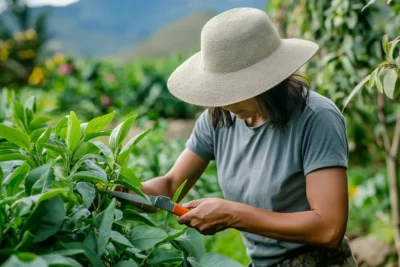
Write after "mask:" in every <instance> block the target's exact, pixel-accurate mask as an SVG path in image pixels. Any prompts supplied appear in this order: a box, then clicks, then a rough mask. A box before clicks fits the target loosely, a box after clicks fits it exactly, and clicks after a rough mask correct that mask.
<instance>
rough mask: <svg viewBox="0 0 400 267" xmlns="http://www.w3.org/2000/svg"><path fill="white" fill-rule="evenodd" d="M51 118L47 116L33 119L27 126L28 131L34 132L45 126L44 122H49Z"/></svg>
mask: <svg viewBox="0 0 400 267" xmlns="http://www.w3.org/2000/svg"><path fill="white" fill-rule="evenodd" d="M51 120H52V118H51V117H48V116H37V117H36V118H34V119H33V120H32V121H31V123H30V124H29V129H30V130H31V131H33V130H36V129H37V128H39V127H40V126H42V125H44V124H46V122H48V121H51Z"/></svg>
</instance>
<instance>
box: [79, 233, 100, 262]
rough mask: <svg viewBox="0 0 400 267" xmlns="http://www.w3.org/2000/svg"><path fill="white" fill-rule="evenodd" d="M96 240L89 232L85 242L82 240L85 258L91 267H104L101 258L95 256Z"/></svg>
mask: <svg viewBox="0 0 400 267" xmlns="http://www.w3.org/2000/svg"><path fill="white" fill-rule="evenodd" d="M97 247H98V244H97V239H96V236H95V235H94V234H93V233H92V232H90V233H89V234H88V235H87V236H86V238H85V240H83V249H84V250H85V252H86V253H85V255H86V257H87V258H88V259H89V260H90V262H91V263H92V266H96V267H97V266H104V264H103V262H102V261H101V256H100V255H99V256H98V255H97Z"/></svg>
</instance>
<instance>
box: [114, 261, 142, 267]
mask: <svg viewBox="0 0 400 267" xmlns="http://www.w3.org/2000/svg"><path fill="white" fill-rule="evenodd" d="M114 267H138V265H137V263H136V262H134V261H133V260H127V261H119V262H118V263H117V264H115V265H114Z"/></svg>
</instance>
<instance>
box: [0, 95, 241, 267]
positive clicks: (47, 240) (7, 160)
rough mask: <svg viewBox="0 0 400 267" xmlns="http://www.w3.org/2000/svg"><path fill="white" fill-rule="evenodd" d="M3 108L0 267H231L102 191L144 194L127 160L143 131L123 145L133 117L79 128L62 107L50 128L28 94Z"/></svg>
mask: <svg viewBox="0 0 400 267" xmlns="http://www.w3.org/2000/svg"><path fill="white" fill-rule="evenodd" d="M10 106H11V108H12V112H11V114H12V115H11V117H10V119H9V120H7V121H4V122H3V123H0V133H1V136H2V137H3V138H2V139H1V140H0V162H1V165H0V166H1V168H0V184H1V192H0V222H1V223H0V244H1V246H0V247H1V250H0V255H1V256H0V259H1V260H0V264H3V265H2V266H16V265H18V266H20V265H21V266H23V265H27V264H30V265H32V266H36V265H38V266H39V265H40V266H59V265H62V266H88V265H91V266H105V265H106V266H127V265H128V264H129V266H178V265H179V266H180V265H182V264H183V266H216V265H218V264H221V266H222V265H223V266H226V265H229V266H240V265H239V264H238V263H236V262H234V261H232V260H231V259H229V258H227V257H226V256H223V255H220V254H216V253H207V252H206V251H205V248H204V245H203V242H202V238H201V235H200V234H199V233H198V232H197V231H196V230H194V229H191V228H189V229H187V228H181V229H170V228H168V227H167V228H165V227H164V222H157V221H154V220H152V219H151V218H150V217H149V216H147V215H146V214H143V213H140V212H139V211H138V210H135V209H134V208H133V207H132V206H131V205H130V204H127V203H119V202H117V200H116V199H115V198H111V197H110V196H109V195H108V194H106V193H105V190H112V189H113V188H114V187H115V186H116V185H118V184H120V185H124V186H125V187H127V188H129V189H130V190H132V191H134V192H136V193H137V194H140V195H141V196H142V197H143V198H147V196H146V195H144V194H143V193H142V192H141V191H140V188H141V186H142V185H141V182H140V179H139V177H137V175H136V173H135V171H134V169H131V168H130V167H128V164H127V163H128V157H127V156H128V155H129V153H130V151H131V150H132V149H133V148H134V147H135V146H136V144H137V143H138V142H139V141H140V140H141V139H142V138H144V137H145V136H146V135H147V134H149V132H150V131H149V130H145V131H143V132H142V133H140V134H138V135H136V136H135V137H133V138H132V139H131V140H130V141H128V142H125V138H126V137H127V134H128V132H129V129H130V127H131V125H132V124H133V122H134V121H135V118H136V117H137V115H133V116H130V117H129V118H128V119H126V120H125V121H123V122H122V123H121V124H119V125H118V126H117V127H115V128H114V129H112V130H105V128H106V127H107V126H108V125H109V123H110V122H111V121H112V120H113V118H114V113H113V112H112V113H109V114H106V115H104V116H101V117H98V118H94V119H92V120H90V121H89V122H88V123H81V122H80V121H79V119H78V117H77V116H76V114H75V112H73V111H71V112H70V114H69V115H68V116H65V117H64V118H62V119H61V120H60V121H59V122H57V123H56V124H55V126H53V127H52V126H48V125H47V124H46V123H47V122H48V121H49V120H50V119H51V118H50V117H47V116H45V115H43V114H40V113H38V112H37V110H36V102H35V99H34V98H31V99H29V100H28V101H27V102H25V103H24V104H22V103H20V102H18V101H12V103H11V105H10ZM99 136H109V145H106V144H104V143H102V142H99V141H96V140H95V139H96V137H99Z"/></svg>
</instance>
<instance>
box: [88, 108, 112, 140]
mask: <svg viewBox="0 0 400 267" xmlns="http://www.w3.org/2000/svg"><path fill="white" fill-rule="evenodd" d="M114 115H115V112H114V111H113V112H111V113H109V114H106V115H104V116H101V117H98V118H94V119H93V120H91V121H90V122H89V123H88V125H87V126H86V130H85V141H87V140H86V137H87V135H88V134H92V133H97V132H99V131H101V130H103V129H104V128H105V127H107V125H108V124H109V123H110V122H111V121H112V120H113V118H114Z"/></svg>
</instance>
